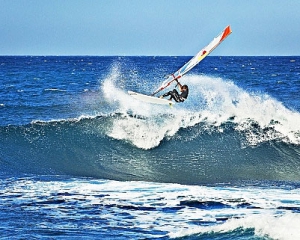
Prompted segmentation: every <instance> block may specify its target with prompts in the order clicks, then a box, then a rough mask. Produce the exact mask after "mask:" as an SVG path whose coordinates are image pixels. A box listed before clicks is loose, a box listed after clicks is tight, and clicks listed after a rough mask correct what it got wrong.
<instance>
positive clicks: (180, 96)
mask: <svg viewBox="0 0 300 240" xmlns="http://www.w3.org/2000/svg"><path fill="white" fill-rule="evenodd" d="M175 80H176V82H177V86H179V91H180V92H181V93H180V94H179V93H178V91H177V90H176V89H173V91H169V92H167V93H165V94H164V95H162V96H160V98H164V97H167V96H171V97H170V100H172V99H174V100H175V101H176V102H184V100H186V99H187V97H188V95H189V87H188V86H187V85H181V84H180V82H179V81H178V80H177V79H175Z"/></svg>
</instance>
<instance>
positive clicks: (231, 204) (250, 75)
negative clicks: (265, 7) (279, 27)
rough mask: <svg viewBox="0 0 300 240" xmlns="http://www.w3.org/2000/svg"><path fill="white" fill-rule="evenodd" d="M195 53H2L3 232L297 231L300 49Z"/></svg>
mask: <svg viewBox="0 0 300 240" xmlns="http://www.w3.org/2000/svg"><path fill="white" fill-rule="evenodd" d="M189 59H190V57H172V56H169V57H149V56H141V57H138V56H137V57H124V56H120V57H118V56H116V57H90V56H70V57H62V56H45V57H43V56H1V57H0V83H1V87H0V238H1V239H188V240H189V239H222V240H224V239H243V240H248V239H249V240H250V239H251V240H252V239H268V240H270V239H284V240H286V239H288V240H289V239H293V240H294V239H300V228H299V226H300V57H295V56H291V57H273V56H272V57H229V56H228V57H217V56H209V57H207V58H206V59H204V60H203V61H202V62H201V63H200V64H199V65H198V66H196V67H195V68H194V69H193V70H191V71H190V72H189V73H188V74H187V75H185V76H184V77H182V78H181V79H180V81H181V83H182V84H187V85H188V86H189V89H190V94H189V97H188V99H187V100H186V101H185V102H184V103H178V104H174V106H173V107H169V106H163V105H154V104H148V103H144V102H140V101H138V100H135V99H134V98H132V97H131V96H130V95H129V94H128V93H127V91H128V90H131V91H136V92H140V93H143V94H151V93H152V92H153V91H154V90H155V89H156V88H157V87H158V86H159V85H160V83H161V82H162V81H163V80H164V79H165V77H167V76H168V75H169V74H171V73H173V72H175V71H176V70H177V69H178V68H179V67H181V66H182V65H183V64H184V63H185V62H187V61H188V60H189ZM174 87H175V86H174V85H173V86H171V87H170V88H169V89H167V90H172V89H173V88H174Z"/></svg>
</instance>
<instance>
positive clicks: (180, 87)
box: [175, 79, 182, 91]
mask: <svg viewBox="0 0 300 240" xmlns="http://www.w3.org/2000/svg"><path fill="white" fill-rule="evenodd" d="M175 81H176V82H177V86H179V90H180V91H181V89H182V85H181V84H180V82H179V81H178V80H177V79H175Z"/></svg>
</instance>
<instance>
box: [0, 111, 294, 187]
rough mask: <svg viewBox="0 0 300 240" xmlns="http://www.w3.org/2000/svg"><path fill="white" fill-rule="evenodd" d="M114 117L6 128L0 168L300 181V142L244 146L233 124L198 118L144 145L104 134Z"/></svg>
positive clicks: (127, 177) (135, 177)
mask: <svg viewBox="0 0 300 240" xmlns="http://www.w3.org/2000/svg"><path fill="white" fill-rule="evenodd" d="M113 118H114V117H113V116H106V117H104V116H102V117H97V118H86V119H81V120H73V121H72V120H65V121H53V122H36V123H31V124H28V125H25V126H6V127H1V128H0V136H1V140H0V162H1V166H0V171H1V172H12V173H15V174H18V173H26V174H41V175H45V174H67V175H72V176H83V177H96V178H101V179H111V180H121V181H153V182H173V183H180V184H205V183H223V182H234V181H240V180H274V181H299V179H300V171H299V170H300V167H299V166H300V150H299V146H296V145H292V144H287V143H284V142H281V141H275V140H274V141H267V142H263V143H260V144H259V145H257V146H246V147H245V146H242V144H241V142H243V141H244V140H243V138H244V137H243V135H242V134H241V133H240V132H238V131H235V130H234V128H233V127H232V126H231V124H228V126H226V127H225V130H224V131H223V132H218V131H212V130H211V129H210V131H203V126H202V125H201V124H197V125H195V126H193V127H188V128H185V129H180V130H179V131H178V132H177V133H176V134H175V135H174V136H172V137H166V138H164V140H163V141H162V142H161V144H160V145H159V146H158V147H156V148H153V149H151V150H143V149H139V148H137V147H135V146H133V145H132V144H130V143H129V142H126V141H124V140H116V139H114V138H112V137H109V136H108V135H107V134H106V132H107V129H109V127H110V123H111V121H112V119H113Z"/></svg>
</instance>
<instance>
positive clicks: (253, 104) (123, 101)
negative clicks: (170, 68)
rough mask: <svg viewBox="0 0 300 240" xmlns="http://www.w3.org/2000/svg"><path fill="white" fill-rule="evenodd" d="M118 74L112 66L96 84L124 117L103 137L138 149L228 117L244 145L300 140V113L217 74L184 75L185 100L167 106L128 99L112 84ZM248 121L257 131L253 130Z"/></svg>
mask: <svg viewBox="0 0 300 240" xmlns="http://www.w3.org/2000/svg"><path fill="white" fill-rule="evenodd" d="M120 78H121V76H120V71H119V70H118V67H114V68H113V69H112V71H111V74H110V75H109V76H108V77H107V78H106V79H105V80H104V81H103V84H102V86H101V89H102V91H103V96H104V98H105V99H106V101H107V102H109V103H111V104H115V105H116V111H117V112H119V113H123V114H124V116H126V117H123V118H119V119H115V120H114V122H113V124H112V127H111V129H110V131H109V132H108V135H109V136H111V137H113V138H116V139H120V140H125V141H128V142H130V143H132V144H133V145H135V146H137V147H138V148H142V149H151V148H154V147H156V146H158V145H159V144H160V142H161V141H162V140H163V139H164V138H165V137H170V136H174V135H175V134H176V133H177V132H178V131H179V129H181V128H186V127H190V126H194V125H196V124H198V123H200V122H205V124H206V126H207V127H208V129H209V128H210V127H212V126H217V127H219V126H220V125H221V124H222V123H225V122H227V121H228V120H229V119H230V121H232V122H233V123H235V124H236V130H237V131H240V132H242V133H243V134H244V135H245V137H246V139H247V143H246V144H250V145H256V144H259V143H261V142H265V141H270V140H278V139H279V140H281V141H285V142H288V143H293V144H300V134H299V133H300V125H299V122H300V114H299V113H298V112H295V111H292V110H290V109H288V108H286V107H285V106H283V104H282V103H280V102H278V101H277V100H275V99H273V98H271V97H270V96H268V95H266V94H258V93H257V94H254V93H248V92H246V91H245V90H243V89H241V88H239V87H238V86H236V85H235V84H234V83H233V82H230V81H224V80H223V79H221V78H214V77H208V76H199V75H188V76H185V78H184V83H186V84H188V85H189V86H190V96H189V98H188V99H187V100H186V101H185V102H184V103H180V104H176V105H175V107H174V108H169V107H166V106H160V105H154V104H147V103H144V102H141V101H138V100H135V99H133V98H132V97H131V96H130V95H128V94H127V91H126V90H124V89H122V88H120V87H118V86H117V83H118V80H119V79H120ZM128 113H130V114H128ZM134 116H138V117H134ZM253 123H255V124H257V125H258V126H259V127H260V129H261V130H259V131H257V129H255V127H254V128H253ZM218 129H219V131H223V129H222V128H221V127H220V128H218ZM266 129H267V130H266Z"/></svg>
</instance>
